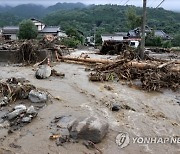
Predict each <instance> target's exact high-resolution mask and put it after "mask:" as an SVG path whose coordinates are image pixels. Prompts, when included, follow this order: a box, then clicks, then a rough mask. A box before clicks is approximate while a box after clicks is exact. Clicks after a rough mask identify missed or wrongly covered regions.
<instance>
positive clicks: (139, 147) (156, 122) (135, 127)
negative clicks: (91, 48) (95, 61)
mask: <svg viewBox="0 0 180 154" xmlns="http://www.w3.org/2000/svg"><path fill="white" fill-rule="evenodd" d="M80 53H81V52H80ZM95 57H96V56H95ZM106 58H108V57H106ZM53 65H54V67H53V68H54V69H56V70H57V71H58V72H62V73H65V78H63V79H61V78H58V77H50V78H49V79H45V80H37V79H35V77H34V73H35V72H34V70H33V67H18V66H12V65H1V66H0V79H3V78H9V77H23V78H26V79H27V80H29V81H30V83H31V84H33V85H35V86H36V87H37V88H40V89H44V90H46V91H48V92H49V93H50V94H51V95H52V96H53V97H54V98H57V97H58V98H59V100H57V99H53V98H52V101H51V102H49V103H48V104H47V105H46V106H45V107H43V108H42V109H40V111H39V113H38V116H37V117H36V118H35V119H34V120H33V121H32V122H31V123H30V124H28V125H26V126H25V127H23V128H22V129H21V130H18V131H15V132H14V133H12V134H8V133H7V129H4V128H3V129H2V128H0V154H32V153H34V154H36V153H37V154H72V153H73V154H76V153H77V154H81V153H82V154H94V153H99V152H98V151H97V150H95V149H92V150H89V149H87V148H86V147H85V146H84V145H83V144H82V143H81V142H79V143H65V144H64V145H63V146H56V144H55V142H54V141H52V140H49V136H50V132H51V130H50V128H49V124H50V122H51V121H52V119H53V118H54V117H55V116H59V115H73V116H75V117H89V116H90V115H92V116H97V117H101V118H102V119H104V120H106V121H107V122H108V123H109V125H110V129H109V133H108V134H107V136H106V137H105V138H104V139H103V141H102V142H101V143H99V144H97V147H98V148H99V149H100V150H101V151H102V153H104V154H110V153H113V154H119V153H121V154H132V153H134V154H136V153H137V154H140V153H142V154H144V153H152V154H155V153H159V154H161V153H163V154H178V153H180V144H169V143H166V144H161V143H159V144H137V143H135V144H133V143H132V137H136V136H142V137H145V136H148V137H171V136H180V110H179V109H180V104H178V102H180V92H179V91H177V92H172V91H169V90H163V91H162V92H151V93H148V92H145V91H142V90H139V89H137V88H136V87H128V86H127V85H126V84H125V83H124V81H120V82H118V83H117V82H108V83H107V82H101V83H96V82H90V81H89V80H88V74H89V72H86V71H85V68H86V66H83V65H77V64H67V63H56V64H53ZM105 85H106V86H105ZM107 85H108V86H110V87H112V90H107V89H106V88H105V87H107ZM112 104H120V105H127V106H129V107H130V108H127V109H121V110H120V111H118V112H113V111H111V109H110V108H111V105H112ZM12 106H13V104H12ZM120 132H127V133H128V134H129V136H130V144H129V145H128V146H127V147H125V148H123V149H121V148H120V147H118V145H117V144H116V142H115V138H116V136H117V135H118V134H119V133H120ZM12 145H16V146H12Z"/></svg>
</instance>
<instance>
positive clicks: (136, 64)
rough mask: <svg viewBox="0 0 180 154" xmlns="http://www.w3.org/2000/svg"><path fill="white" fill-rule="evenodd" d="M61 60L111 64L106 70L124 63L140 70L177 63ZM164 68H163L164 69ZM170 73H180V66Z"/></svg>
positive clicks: (70, 58)
mask: <svg viewBox="0 0 180 154" xmlns="http://www.w3.org/2000/svg"><path fill="white" fill-rule="evenodd" d="M60 59H62V60H68V61H69V60H70V61H77V62H85V63H102V64H109V66H108V65H107V66H105V68H104V69H107V68H108V67H112V65H113V67H114V65H119V64H123V63H127V66H128V67H134V68H138V69H158V68H159V69H161V68H163V67H165V66H167V65H169V64H172V63H175V61H173V62H168V63H165V64H162V63H160V62H157V61H150V62H149V63H148V62H146V61H145V62H144V61H129V62H128V60H126V59H121V60H117V61H113V60H105V59H92V58H86V59H85V58H74V57H60ZM162 66H163V67H162ZM169 70H170V71H173V72H180V65H178V64H174V66H172V67H170V68H169Z"/></svg>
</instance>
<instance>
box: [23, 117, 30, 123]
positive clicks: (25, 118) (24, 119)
mask: <svg viewBox="0 0 180 154" xmlns="http://www.w3.org/2000/svg"><path fill="white" fill-rule="evenodd" d="M31 120H32V118H31V117H24V118H22V122H23V123H30V122H31Z"/></svg>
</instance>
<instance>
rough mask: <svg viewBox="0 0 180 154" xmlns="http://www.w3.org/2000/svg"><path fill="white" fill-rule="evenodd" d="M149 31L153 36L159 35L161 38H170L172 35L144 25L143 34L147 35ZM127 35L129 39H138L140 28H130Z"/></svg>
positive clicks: (140, 33)
mask: <svg viewBox="0 0 180 154" xmlns="http://www.w3.org/2000/svg"><path fill="white" fill-rule="evenodd" d="M150 33H154V36H155V37H160V38H162V39H163V40H170V39H172V37H171V36H169V35H168V34H166V33H165V32H164V31H163V30H153V28H150V27H149V26H147V25H146V28H145V36H147V35H148V34H150ZM127 35H128V37H129V39H136V40H139V39H140V38H141V35H142V32H141V28H140V27H138V28H135V29H133V30H130V31H129V32H128V34H127Z"/></svg>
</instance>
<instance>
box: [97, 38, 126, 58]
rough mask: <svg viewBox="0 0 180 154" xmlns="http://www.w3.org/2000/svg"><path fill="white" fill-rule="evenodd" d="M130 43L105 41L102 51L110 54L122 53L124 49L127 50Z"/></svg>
mask: <svg viewBox="0 0 180 154" xmlns="http://www.w3.org/2000/svg"><path fill="white" fill-rule="evenodd" d="M128 45H129V41H115V40H114V41H113V40H110V41H104V42H103V45H102V48H101V50H100V53H101V54H109V55H114V54H120V53H121V52H123V51H124V50H127V48H128Z"/></svg>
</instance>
